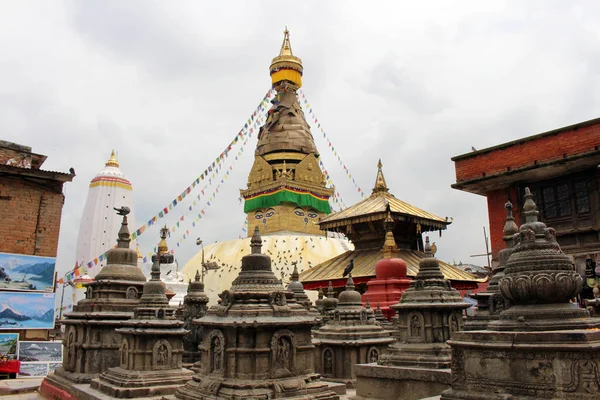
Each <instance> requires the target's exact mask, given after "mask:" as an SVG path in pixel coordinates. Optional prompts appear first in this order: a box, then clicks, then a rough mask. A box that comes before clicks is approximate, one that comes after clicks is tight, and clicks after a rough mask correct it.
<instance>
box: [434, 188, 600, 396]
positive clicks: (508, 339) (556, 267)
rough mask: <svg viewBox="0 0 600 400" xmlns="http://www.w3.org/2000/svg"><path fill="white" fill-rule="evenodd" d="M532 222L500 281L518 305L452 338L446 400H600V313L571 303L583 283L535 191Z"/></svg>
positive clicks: (528, 214)
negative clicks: (541, 212) (542, 214)
mask: <svg viewBox="0 0 600 400" xmlns="http://www.w3.org/2000/svg"><path fill="white" fill-rule="evenodd" d="M523 214H524V216H525V223H524V224H523V225H521V227H520V229H519V232H518V233H517V234H515V235H514V239H515V247H514V248H513V252H512V254H511V255H510V257H509V259H508V261H507V263H506V268H505V270H504V273H505V275H504V277H502V278H501V279H500V282H499V286H500V290H501V292H502V295H503V296H505V297H506V298H508V300H509V301H510V303H511V305H512V306H511V307H510V308H508V309H507V310H505V311H503V312H502V313H501V314H500V318H499V319H498V320H495V321H491V322H490V323H489V325H488V330H486V331H472V332H471V331H464V332H460V333H458V334H457V335H455V336H453V338H452V340H450V341H449V342H448V343H449V344H450V346H451V347H452V388H451V389H450V390H448V391H446V392H444V393H443V394H442V399H447V400H449V399H469V400H475V399H498V400H500V399H509V398H510V399H550V398H551V399H555V398H562V399H586V400H588V399H589V400H591V399H597V398H598V397H599V396H600V373H599V371H600V362H599V361H598V360H600V319H598V318H589V314H588V311H587V310H585V309H582V308H579V307H578V306H577V305H576V304H572V303H571V302H570V299H571V298H572V297H574V296H575V295H576V294H577V293H578V292H579V290H580V289H581V285H582V278H581V276H580V275H579V274H578V273H577V272H576V271H575V270H574V267H573V265H572V263H571V259H570V258H569V257H568V256H566V255H565V254H564V253H563V252H562V251H561V250H560V247H559V246H558V243H557V242H556V237H555V232H554V230H553V229H552V228H548V227H546V225H545V224H544V223H542V222H540V221H538V219H537V215H538V211H537V207H536V205H535V203H534V201H533V196H532V195H531V193H530V191H529V189H526V190H525V204H524V206H523Z"/></svg>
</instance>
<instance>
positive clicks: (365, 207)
mask: <svg viewBox="0 0 600 400" xmlns="http://www.w3.org/2000/svg"><path fill="white" fill-rule="evenodd" d="M377 168H378V170H377V179H376V182H375V187H374V188H373V193H372V194H371V195H370V196H369V197H367V198H366V199H364V200H362V201H360V202H358V203H356V204H354V205H352V206H350V207H348V208H346V209H343V210H341V211H338V212H336V213H333V214H330V215H328V216H327V217H325V218H322V219H321V221H320V222H319V225H320V227H321V229H324V230H325V229H328V228H335V227H339V226H344V225H350V224H352V223H357V222H365V221H373V220H383V219H385V217H386V212H387V211H386V207H387V205H388V204H389V206H390V211H391V213H392V215H393V216H394V219H396V220H398V219H400V220H402V219H403V218H398V217H399V216H400V217H402V216H404V217H411V218H410V219H412V220H413V221H414V222H415V223H420V224H421V225H425V226H428V227H432V228H434V229H435V230H438V229H446V227H447V226H448V225H450V224H451V223H452V221H451V220H448V218H442V217H438V216H437V215H435V214H431V213H429V212H427V211H424V210H421V209H420V208H418V207H415V206H413V205H411V204H408V203H406V202H404V201H402V200H400V199H398V198H396V196H394V195H393V194H391V193H390V192H389V190H388V188H387V186H386V183H385V178H384V176H383V172H382V169H381V168H382V164H381V160H380V161H379V163H378V165H377Z"/></svg>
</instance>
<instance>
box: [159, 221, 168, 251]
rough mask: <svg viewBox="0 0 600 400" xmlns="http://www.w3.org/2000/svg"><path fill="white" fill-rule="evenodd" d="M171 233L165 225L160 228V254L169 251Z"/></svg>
mask: <svg viewBox="0 0 600 400" xmlns="http://www.w3.org/2000/svg"><path fill="white" fill-rule="evenodd" d="M168 233H169V228H167V225H165V226H164V227H163V228H162V229H161V230H160V242H159V243H158V254H159V255H163V254H167V253H168V252H169V246H168V245H167V235H168Z"/></svg>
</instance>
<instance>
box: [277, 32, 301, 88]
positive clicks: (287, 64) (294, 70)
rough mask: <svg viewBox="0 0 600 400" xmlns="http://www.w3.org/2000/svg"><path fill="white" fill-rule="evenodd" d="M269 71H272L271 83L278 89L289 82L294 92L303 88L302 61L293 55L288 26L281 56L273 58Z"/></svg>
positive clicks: (284, 35)
mask: <svg viewBox="0 0 600 400" xmlns="http://www.w3.org/2000/svg"><path fill="white" fill-rule="evenodd" d="M269 70H270V71H271V83H272V84H273V86H274V87H275V88H276V89H277V88H281V87H282V86H281V85H282V84H283V83H284V82H287V85H290V87H291V88H292V89H294V90H297V89H299V88H300V87H301V86H302V72H303V67H302V60H300V58H298V57H296V56H294V55H293V53H292V45H291V44H290V31H288V29H287V26H286V27H285V30H284V31H283V43H282V44H281V50H280V51H279V55H278V56H277V57H275V58H273V61H271V66H270V67H269ZM284 86H285V85H284Z"/></svg>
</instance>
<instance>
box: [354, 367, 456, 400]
mask: <svg viewBox="0 0 600 400" xmlns="http://www.w3.org/2000/svg"><path fill="white" fill-rule="evenodd" d="M354 372H355V373H356V397H354V399H356V400H366V399H378V400H418V399H423V398H426V397H431V396H437V395H440V394H441V393H442V392H443V391H444V390H447V389H449V388H450V383H451V380H452V377H451V374H450V369H427V368H416V367H394V366H385V365H377V364H358V365H355V366H354Z"/></svg>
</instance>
